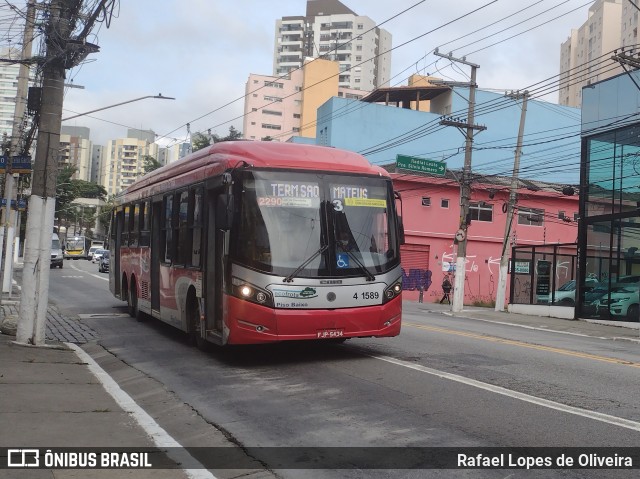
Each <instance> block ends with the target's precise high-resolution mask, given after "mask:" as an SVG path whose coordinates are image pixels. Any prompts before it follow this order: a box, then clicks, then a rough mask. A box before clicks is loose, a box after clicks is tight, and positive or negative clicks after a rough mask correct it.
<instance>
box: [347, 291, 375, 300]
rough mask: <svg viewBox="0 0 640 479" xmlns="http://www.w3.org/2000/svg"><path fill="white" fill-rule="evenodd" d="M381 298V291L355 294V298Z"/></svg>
mask: <svg viewBox="0 0 640 479" xmlns="http://www.w3.org/2000/svg"><path fill="white" fill-rule="evenodd" d="M379 298H380V293H378V292H377V291H365V292H364V293H355V294H354V295H353V299H356V300H357V299H364V300H368V299H379Z"/></svg>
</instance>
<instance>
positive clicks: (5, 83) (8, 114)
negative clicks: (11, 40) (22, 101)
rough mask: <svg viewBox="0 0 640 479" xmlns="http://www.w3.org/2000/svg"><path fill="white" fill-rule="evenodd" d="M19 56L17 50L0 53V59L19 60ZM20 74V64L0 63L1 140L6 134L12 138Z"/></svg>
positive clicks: (3, 50)
mask: <svg viewBox="0 0 640 479" xmlns="http://www.w3.org/2000/svg"><path fill="white" fill-rule="evenodd" d="M19 55H20V52H19V51H18V50H15V49H2V51H0V57H1V58H4V59H9V58H19ZM19 72H20V64H19V63H5V62H0V138H3V137H4V135H5V134H6V135H7V139H10V138H11V132H12V128H13V116H14V113H15V111H16V95H17V93H18V74H19Z"/></svg>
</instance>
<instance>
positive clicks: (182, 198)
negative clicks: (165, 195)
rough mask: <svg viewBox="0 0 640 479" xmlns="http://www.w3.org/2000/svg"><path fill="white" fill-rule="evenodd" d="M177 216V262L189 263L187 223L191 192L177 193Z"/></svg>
mask: <svg viewBox="0 0 640 479" xmlns="http://www.w3.org/2000/svg"><path fill="white" fill-rule="evenodd" d="M176 203H177V204H176V206H177V211H176V213H177V215H176V216H177V217H176V218H175V223H174V228H175V231H174V242H175V245H176V256H175V263H176V264H181V265H186V264H187V251H191V245H190V244H189V238H188V237H187V225H188V219H189V218H188V215H189V192H188V191H182V192H180V193H177V194H176Z"/></svg>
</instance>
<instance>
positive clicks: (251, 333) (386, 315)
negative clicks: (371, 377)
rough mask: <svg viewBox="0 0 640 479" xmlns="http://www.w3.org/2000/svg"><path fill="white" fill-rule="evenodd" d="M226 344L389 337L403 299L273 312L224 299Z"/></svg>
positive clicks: (397, 326)
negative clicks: (364, 304)
mask: <svg viewBox="0 0 640 479" xmlns="http://www.w3.org/2000/svg"><path fill="white" fill-rule="evenodd" d="M226 302H227V304H226V306H227V312H228V315H227V318H228V319H227V326H228V328H229V337H228V341H227V343H228V344H257V343H270V342H277V341H298V340H313V339H317V340H322V339H334V340H335V339H338V340H339V339H348V338H361V337H372V336H373V337H392V336H397V335H398V334H400V328H401V313H402V296H398V297H396V298H394V299H392V300H391V301H389V302H388V303H385V304H382V305H377V306H368V307H362V308H349V309H340V310H331V309H320V310H318V309H313V310H305V309H272V308H267V307H264V306H261V305H258V304H255V303H251V302H249V301H244V300H242V299H238V298H236V297H233V296H227V297H226Z"/></svg>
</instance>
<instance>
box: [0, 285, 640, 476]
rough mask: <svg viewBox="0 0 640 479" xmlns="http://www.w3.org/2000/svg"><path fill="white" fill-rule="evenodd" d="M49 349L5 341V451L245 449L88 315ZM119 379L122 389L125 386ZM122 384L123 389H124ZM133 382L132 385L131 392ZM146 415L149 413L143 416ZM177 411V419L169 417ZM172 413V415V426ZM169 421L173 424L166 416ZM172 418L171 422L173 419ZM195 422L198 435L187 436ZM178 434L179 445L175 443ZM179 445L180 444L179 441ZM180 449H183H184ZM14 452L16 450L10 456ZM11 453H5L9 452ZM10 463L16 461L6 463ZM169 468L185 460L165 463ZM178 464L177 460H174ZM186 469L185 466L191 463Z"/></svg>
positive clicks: (0, 377)
mask: <svg viewBox="0 0 640 479" xmlns="http://www.w3.org/2000/svg"><path fill="white" fill-rule="evenodd" d="M19 296H20V291H19V288H16V289H14V291H13V293H12V299H11V300H8V301H7V300H5V301H3V304H2V306H1V307H0V322H1V321H2V320H3V319H4V318H5V316H8V315H12V314H13V315H17V314H18V301H19ZM404 308H405V311H406V312H415V313H421V312H433V313H438V314H444V315H451V316H459V317H465V318H470V319H474V320H478V321H492V322H499V323H508V324H512V325H514V326H519V327H526V328H539V329H545V330H551V331H560V332H564V333H571V334H581V335H586V336H593V337H597V338H605V339H611V340H627V341H635V342H638V343H639V344H640V324H638V323H621V322H615V321H598V320H580V321H569V320H564V319H556V318H549V317H537V316H527V315H520V314H514V313H506V312H495V311H493V310H492V309H488V308H477V307H469V308H467V309H465V310H463V311H462V312H459V313H452V312H451V307H450V306H449V305H440V304H438V303H416V302H413V301H405V304H404ZM46 337H47V346H46V347H37V348H36V347H30V346H24V345H18V344H16V343H15V342H14V339H15V338H14V337H12V336H10V335H7V334H0V424H2V433H1V434H0V451H2V448H16V447H42V448H47V447H70V448H73V447H109V446H114V445H117V446H118V447H139V448H144V447H154V446H155V447H158V446H160V447H171V446H172V445H178V444H181V445H184V446H200V447H202V446H205V447H207V446H211V447H234V448H237V447H238V446H237V445H236V444H234V443H233V442H232V440H230V439H229V438H227V437H226V436H225V434H224V432H223V431H219V430H217V429H216V428H215V427H214V426H212V425H210V424H208V423H206V421H205V420H204V419H203V418H202V417H199V416H198V415H197V414H194V411H193V410H192V409H191V408H190V406H189V405H186V404H184V403H182V402H181V400H180V399H179V398H178V397H177V396H176V395H175V394H173V393H171V392H169V391H166V390H165V389H164V387H163V385H162V384H160V383H158V382H157V381H155V380H153V379H152V378H149V377H147V376H145V375H144V374H143V373H141V372H140V371H138V370H134V369H133V368H131V367H129V366H128V365H126V364H124V363H122V362H121V361H119V360H118V359H117V358H116V357H114V356H113V355H111V354H110V353H109V352H108V351H106V350H105V349H104V348H102V347H101V346H100V345H99V343H98V342H97V340H98V339H99V338H98V336H97V333H96V332H95V331H93V330H92V329H91V328H90V327H88V326H87V325H86V324H84V323H83V322H82V321H81V320H80V319H78V318H70V317H64V316H63V315H61V314H60V312H59V311H58V310H56V308H54V307H52V306H50V307H49V308H48V311H47V334H46ZM116 381H117V382H116ZM119 384H120V385H123V388H121V387H120V386H119ZM125 385H128V387H127V386H125ZM143 408H144V409H143ZM167 410H170V411H171V413H170V414H167ZM167 416H170V418H169V419H167ZM163 418H164V419H163ZM163 421H164V422H163ZM185 424H186V425H188V433H185ZM174 436H175V437H177V438H178V439H179V441H176V440H174V439H173V438H174ZM172 441H173V442H172ZM176 449H179V448H176ZM5 451H6V450H5ZM0 455H1V454H0ZM0 460H1V461H2V464H3V465H4V464H6V458H4V457H2V458H0ZM165 460H167V461H168V463H173V464H175V462H176V461H177V462H180V461H179V459H177V460H176V459H175V458H172V457H171V455H170V454H169V458H168V459H167V458H165ZM171 461H173V462H171ZM182 463H183V462H182ZM0 475H2V477H20V478H24V477H27V476H25V475H24V471H23V470H9V469H5V470H0ZM240 476H242V477H245V478H251V479H257V478H266V477H274V475H273V473H272V472H271V471H269V470H267V469H265V468H264V467H263V465H262V464H260V463H258V462H257V461H256V462H255V468H254V469H251V470H246V469H245V470H237V471H234V470H223V471H213V472H211V473H210V472H209V471H207V470H205V469H195V470H182V469H179V468H178V469H153V470H143V469H134V470H131V469H130V470H127V471H126V473H125V471H123V470H87V469H84V470H82V471H79V470H69V469H66V470H62V469H56V470H55V471H52V470H46V469H39V470H30V471H29V475H28V477H30V478H36V479H37V478H40V477H43V478H45V477H47V478H50V477H55V478H77V477H83V478H90V479H91V478H93V477H96V478H97V477H101V478H104V477H129V478H152V477H153V478H154V479H162V478H165V477H167V478H169V477H171V478H180V477H190V478H194V477H198V478H200V477H202V478H212V477H225V478H231V477H240Z"/></svg>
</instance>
